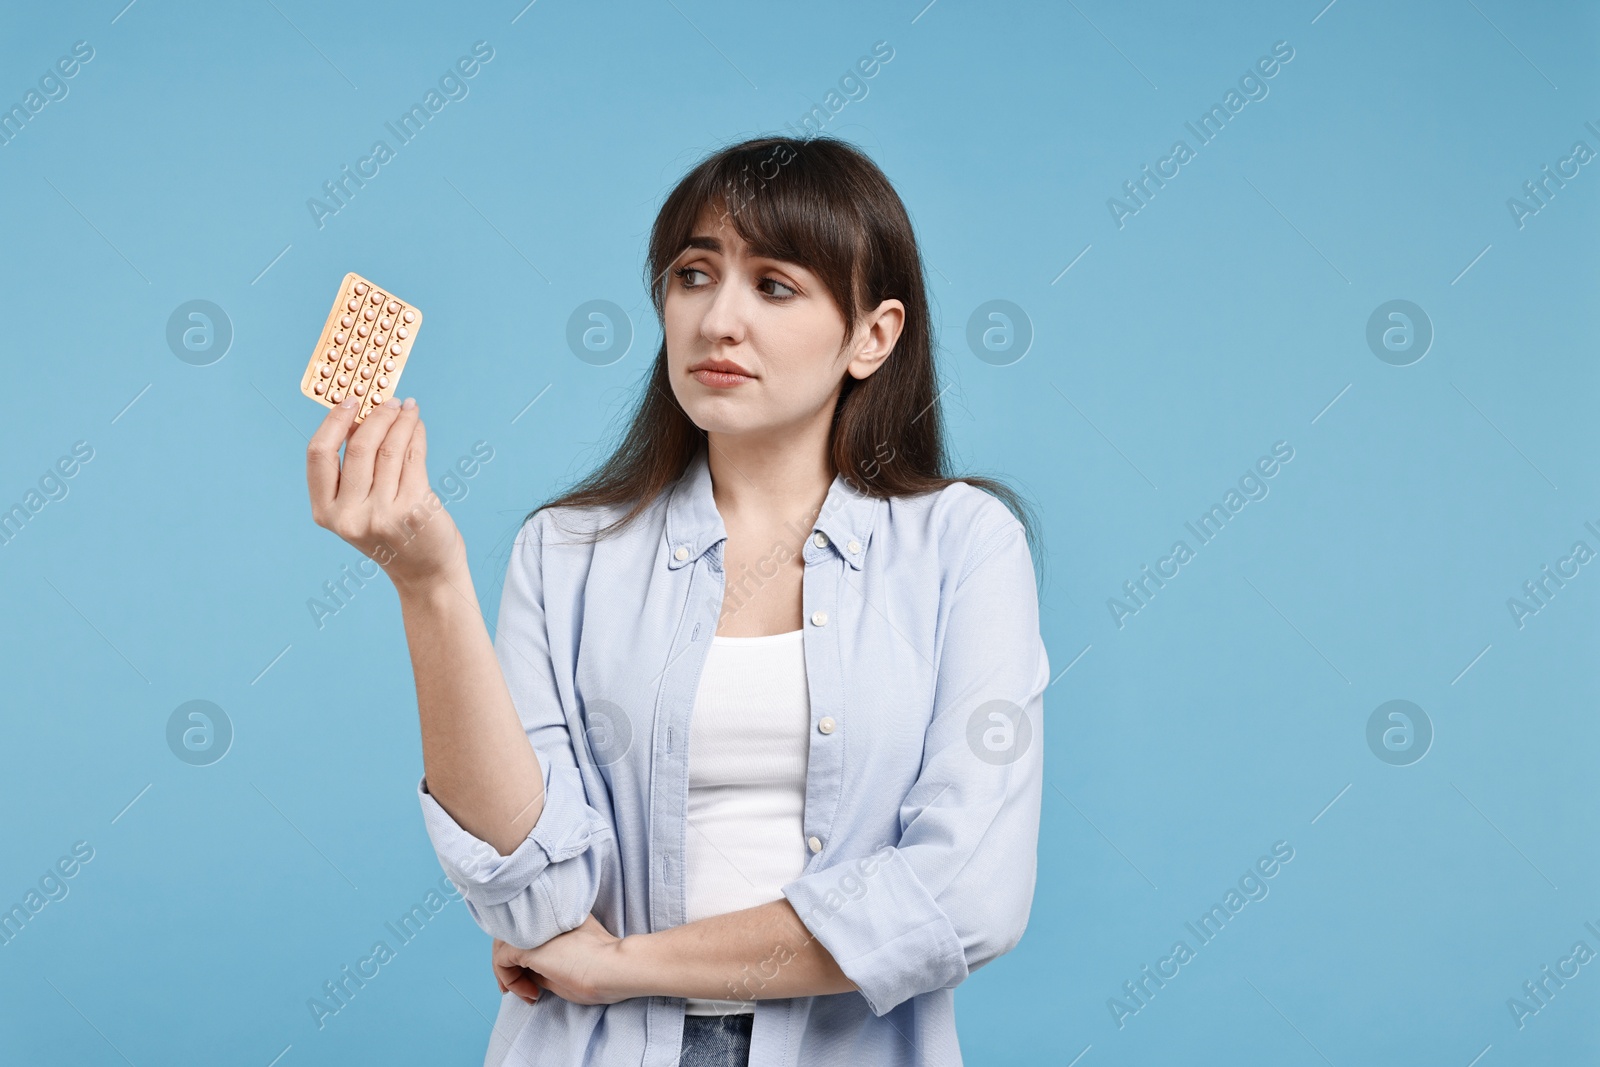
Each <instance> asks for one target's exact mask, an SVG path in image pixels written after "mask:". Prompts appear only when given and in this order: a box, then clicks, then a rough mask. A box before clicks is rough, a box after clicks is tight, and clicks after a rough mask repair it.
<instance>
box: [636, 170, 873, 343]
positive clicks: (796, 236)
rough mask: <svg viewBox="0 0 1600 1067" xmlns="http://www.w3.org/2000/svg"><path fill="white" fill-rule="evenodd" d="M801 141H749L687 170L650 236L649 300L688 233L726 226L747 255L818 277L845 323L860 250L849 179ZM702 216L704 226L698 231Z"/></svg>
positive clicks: (660, 292)
mask: <svg viewBox="0 0 1600 1067" xmlns="http://www.w3.org/2000/svg"><path fill="white" fill-rule="evenodd" d="M807 148H808V146H807V145H806V144H805V143H804V142H800V141H792V140H787V139H772V140H767V141H757V142H753V143H751V144H748V145H745V146H740V147H738V148H735V149H732V150H730V151H727V152H725V153H720V154H718V155H716V156H713V157H712V158H710V159H708V160H706V161H705V162H704V163H702V164H701V165H700V166H699V167H697V168H696V169H695V170H694V171H692V172H690V173H689V174H688V175H687V176H686V177H685V178H684V180H683V181H682V182H681V183H679V185H678V187H677V188H676V189H674V190H673V192H672V194H671V195H670V196H669V197H668V199H667V202H666V203H665V204H663V205H662V211H661V215H660V216H659V218H658V220H657V226H656V230H655V233H654V234H653V235H652V238H651V255H650V261H651V262H650V272H651V275H652V277H653V278H654V279H655V281H654V284H652V285H651V297H652V300H653V301H654V303H655V305H656V310H657V313H658V314H660V313H661V312H662V310H663V301H664V300H665V295H666V294H665V287H664V286H663V285H662V284H661V283H662V280H663V276H664V275H665V274H666V271H667V269H668V268H669V267H670V266H671V264H672V263H673V262H674V261H675V260H676V259H677V258H678V257H679V256H680V255H682V253H683V252H684V251H685V250H686V249H687V248H688V247H689V242H690V238H691V237H712V236H715V231H716V229H717V227H718V226H719V225H721V224H724V223H725V224H727V225H729V226H731V227H732V228H733V230H734V232H735V233H737V234H738V235H739V237H740V238H741V239H742V240H744V241H745V243H746V244H748V245H749V247H750V251H751V252H752V253H753V254H754V255H758V256H764V257H767V258H770V259H777V260H782V261H784V262H787V263H794V264H797V265H799V266H801V267H804V268H806V269H807V270H809V271H811V272H812V273H813V274H815V275H816V276H817V277H818V278H820V279H821V280H822V283H823V285H825V286H826V287H827V289H828V291H829V293H831V294H832V296H833V298H834V300H835V302H836V303H837V304H838V305H839V308H840V310H841V312H842V313H843V315H844V319H845V322H846V323H847V324H851V325H853V324H854V322H855V316H856V313H857V308H856V305H857V300H856V298H855V294H856V292H857V290H858V287H859V284H860V278H861V274H862V270H861V265H862V260H863V258H864V257H865V255H866V251H867V249H866V246H865V242H864V241H863V240H862V238H861V236H860V235H862V234H864V233H866V232H869V226H868V225H867V220H865V219H864V218H862V217H861V216H862V212H861V206H860V205H861V202H862V199H863V198H861V197H857V196H855V195H852V194H853V193H854V192H855V191H856V187H857V182H856V181H855V180H853V178H854V176H853V175H852V174H850V173H848V172H846V170H845V169H844V168H841V167H839V166H837V165H836V164H835V162H834V160H833V159H832V158H831V156H830V154H829V153H827V152H823V151H817V152H809V151H807ZM702 216H707V217H708V218H709V221H710V223H711V229H709V230H706V229H702V228H700V224H701V221H702Z"/></svg>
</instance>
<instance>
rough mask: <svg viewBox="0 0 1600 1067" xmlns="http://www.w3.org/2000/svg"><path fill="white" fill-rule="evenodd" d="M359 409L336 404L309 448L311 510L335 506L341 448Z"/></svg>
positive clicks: (307, 470)
mask: <svg viewBox="0 0 1600 1067" xmlns="http://www.w3.org/2000/svg"><path fill="white" fill-rule="evenodd" d="M355 417H356V406H355V404H354V403H352V402H350V401H348V400H346V401H343V402H341V403H338V404H335V405H333V410H331V411H329V412H328V414H327V417H326V418H324V419H323V420H322V425H321V426H318V427H317V432H316V433H314V434H312V435H311V442H310V443H309V444H308V445H307V446H306V486H307V487H308V488H309V489H310V491H311V508H312V510H313V511H316V510H318V509H321V508H326V507H328V506H329V505H330V504H332V503H333V498H334V497H335V496H337V495H338V493H339V446H340V445H341V444H343V443H344V439H345V437H347V436H348V435H349V433H350V423H351V422H352V421H354V420H355Z"/></svg>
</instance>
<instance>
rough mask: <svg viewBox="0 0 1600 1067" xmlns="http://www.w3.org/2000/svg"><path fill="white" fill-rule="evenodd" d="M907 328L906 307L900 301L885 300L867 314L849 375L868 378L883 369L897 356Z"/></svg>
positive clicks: (860, 327) (858, 327)
mask: <svg viewBox="0 0 1600 1067" xmlns="http://www.w3.org/2000/svg"><path fill="white" fill-rule="evenodd" d="M905 324H906V306H905V305H904V304H902V303H901V302H900V301H898V300H894V299H889V300H885V301H884V302H883V303H881V304H879V305H878V306H877V307H875V308H873V309H872V310H871V311H869V312H867V314H866V315H865V316H864V317H863V318H862V320H861V323H860V325H858V326H857V328H856V337H855V354H854V355H853V356H852V357H851V359H850V364H849V368H848V369H849V372H850V374H851V375H853V376H854V377H856V378H866V377H870V376H871V375H872V374H873V373H875V372H876V371H877V369H878V368H879V367H881V366H883V363H884V361H885V360H887V359H888V358H889V356H890V354H891V353H893V352H894V346H895V344H896V343H897V342H898V341H899V340H900V331H901V330H902V329H904V328H905Z"/></svg>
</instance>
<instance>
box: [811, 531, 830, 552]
mask: <svg viewBox="0 0 1600 1067" xmlns="http://www.w3.org/2000/svg"><path fill="white" fill-rule="evenodd" d="M811 543H812V544H814V545H816V546H817V547H818V548H827V547H828V535H827V534H825V533H823V532H822V531H821V530H818V531H817V533H816V536H815V537H813V538H812V539H811Z"/></svg>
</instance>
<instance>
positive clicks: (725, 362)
mask: <svg viewBox="0 0 1600 1067" xmlns="http://www.w3.org/2000/svg"><path fill="white" fill-rule="evenodd" d="M702 370H706V371H715V372H717V373H718V374H742V375H744V376H745V377H746V378H753V377H755V375H753V374H751V373H750V372H749V371H747V370H745V369H744V368H743V367H741V366H739V364H737V363H735V362H734V361H733V360H731V359H702V360H701V361H700V362H699V363H696V364H694V365H693V366H692V367H690V368H689V372H690V373H691V374H692V373H694V372H695V371H702Z"/></svg>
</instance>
